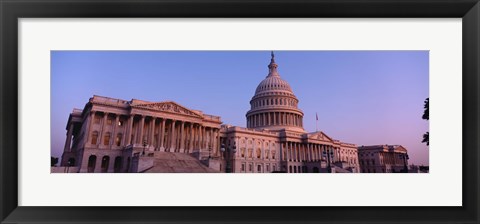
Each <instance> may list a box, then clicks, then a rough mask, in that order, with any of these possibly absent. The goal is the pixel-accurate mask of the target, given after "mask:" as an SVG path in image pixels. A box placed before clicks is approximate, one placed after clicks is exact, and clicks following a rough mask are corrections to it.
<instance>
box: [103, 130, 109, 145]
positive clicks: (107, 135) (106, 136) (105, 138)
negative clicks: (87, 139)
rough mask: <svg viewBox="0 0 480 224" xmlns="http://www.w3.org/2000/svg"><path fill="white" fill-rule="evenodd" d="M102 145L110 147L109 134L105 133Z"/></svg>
mask: <svg viewBox="0 0 480 224" xmlns="http://www.w3.org/2000/svg"><path fill="white" fill-rule="evenodd" d="M103 145H110V132H107V133H105V137H103Z"/></svg>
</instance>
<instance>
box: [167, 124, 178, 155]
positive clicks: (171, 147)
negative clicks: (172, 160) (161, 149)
mask: <svg viewBox="0 0 480 224" xmlns="http://www.w3.org/2000/svg"><path fill="white" fill-rule="evenodd" d="M175 122H176V121H175V120H172V123H171V126H172V127H171V128H170V133H171V134H170V147H169V149H168V152H172V150H173V149H175Z"/></svg>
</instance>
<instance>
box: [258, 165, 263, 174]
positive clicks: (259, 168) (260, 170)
mask: <svg viewBox="0 0 480 224" xmlns="http://www.w3.org/2000/svg"><path fill="white" fill-rule="evenodd" d="M257 171H258V172H259V173H261V172H262V165H258V166H257Z"/></svg>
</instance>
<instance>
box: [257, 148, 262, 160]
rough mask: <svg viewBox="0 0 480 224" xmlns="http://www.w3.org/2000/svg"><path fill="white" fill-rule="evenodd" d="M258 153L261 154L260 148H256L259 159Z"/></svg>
mask: <svg viewBox="0 0 480 224" xmlns="http://www.w3.org/2000/svg"><path fill="white" fill-rule="evenodd" d="M260 155H261V150H260V148H258V149H257V158H258V159H260Z"/></svg>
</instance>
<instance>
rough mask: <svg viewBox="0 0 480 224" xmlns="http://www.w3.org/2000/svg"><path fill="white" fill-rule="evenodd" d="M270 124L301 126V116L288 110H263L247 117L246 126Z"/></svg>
mask: <svg viewBox="0 0 480 224" xmlns="http://www.w3.org/2000/svg"><path fill="white" fill-rule="evenodd" d="M270 125H287V126H297V127H303V117H302V116H301V115H298V114H295V113H288V112H265V113H258V114H252V115H250V116H248V118H247V127H249V128H254V127H261V126H270Z"/></svg>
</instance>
